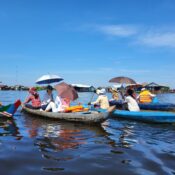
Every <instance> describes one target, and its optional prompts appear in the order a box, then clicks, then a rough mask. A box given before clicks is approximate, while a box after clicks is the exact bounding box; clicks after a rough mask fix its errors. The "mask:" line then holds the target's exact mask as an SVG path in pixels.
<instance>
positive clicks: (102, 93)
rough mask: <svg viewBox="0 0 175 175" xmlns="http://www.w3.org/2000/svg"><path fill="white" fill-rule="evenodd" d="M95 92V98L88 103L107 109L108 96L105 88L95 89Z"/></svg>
mask: <svg viewBox="0 0 175 175" xmlns="http://www.w3.org/2000/svg"><path fill="white" fill-rule="evenodd" d="M96 93H97V94H98V95H99V96H98V98H97V100H96V101H94V102H91V103H88V104H92V105H99V106H100V108H101V109H108V108H109V100H108V97H107V96H106V90H105V89H97V91H96Z"/></svg>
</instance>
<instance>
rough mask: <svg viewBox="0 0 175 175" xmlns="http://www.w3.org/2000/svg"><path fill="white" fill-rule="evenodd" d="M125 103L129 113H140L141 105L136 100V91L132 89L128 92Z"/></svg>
mask: <svg viewBox="0 0 175 175" xmlns="http://www.w3.org/2000/svg"><path fill="white" fill-rule="evenodd" d="M125 103H127V107H128V110H129V111H140V108H139V105H138V103H137V101H136V99H135V95H134V91H133V90H132V89H128V90H127V92H126V97H125Z"/></svg>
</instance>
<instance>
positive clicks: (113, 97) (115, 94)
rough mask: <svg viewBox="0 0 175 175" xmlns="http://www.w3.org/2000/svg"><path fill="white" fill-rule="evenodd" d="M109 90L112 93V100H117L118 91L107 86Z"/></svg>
mask: <svg viewBox="0 0 175 175" xmlns="http://www.w3.org/2000/svg"><path fill="white" fill-rule="evenodd" d="M109 92H110V93H111V94H112V100H115V101H118V100H119V94H118V91H117V90H116V89H114V88H109Z"/></svg>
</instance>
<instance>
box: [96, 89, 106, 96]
mask: <svg viewBox="0 0 175 175" xmlns="http://www.w3.org/2000/svg"><path fill="white" fill-rule="evenodd" d="M96 93H97V94H98V95H100V94H106V90H105V89H104V88H103V89H97V91H96Z"/></svg>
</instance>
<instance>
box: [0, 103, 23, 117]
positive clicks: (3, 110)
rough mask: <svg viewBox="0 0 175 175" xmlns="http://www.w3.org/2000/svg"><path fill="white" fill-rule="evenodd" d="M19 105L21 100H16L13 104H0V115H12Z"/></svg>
mask: <svg viewBox="0 0 175 175" xmlns="http://www.w3.org/2000/svg"><path fill="white" fill-rule="evenodd" d="M20 105H21V101H20V100H17V101H16V102H15V103H13V104H9V105H6V106H1V107H0V116H6V117H12V116H13V115H14V114H15V112H16V110H17V109H18V107H19V106H20Z"/></svg>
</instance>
